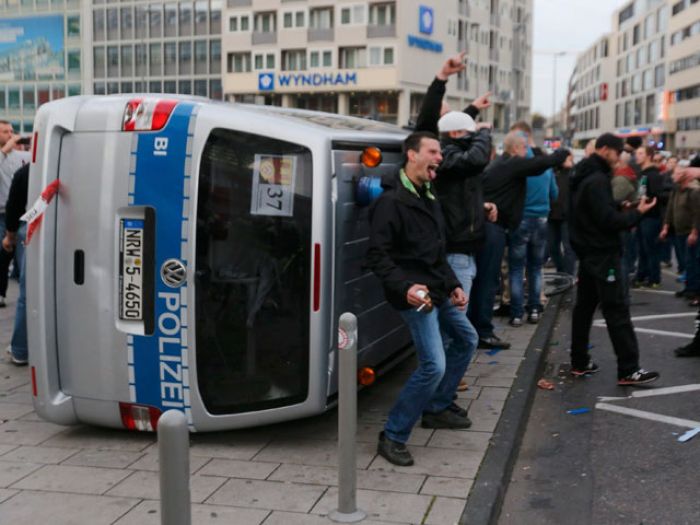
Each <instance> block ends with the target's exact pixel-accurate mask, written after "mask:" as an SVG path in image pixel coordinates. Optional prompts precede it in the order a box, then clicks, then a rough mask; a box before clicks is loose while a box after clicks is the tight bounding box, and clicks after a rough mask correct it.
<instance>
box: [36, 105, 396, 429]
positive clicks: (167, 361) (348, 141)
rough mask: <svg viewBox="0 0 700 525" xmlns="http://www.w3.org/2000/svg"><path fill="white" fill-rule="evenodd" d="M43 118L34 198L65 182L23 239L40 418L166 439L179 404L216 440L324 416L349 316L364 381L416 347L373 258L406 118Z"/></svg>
mask: <svg viewBox="0 0 700 525" xmlns="http://www.w3.org/2000/svg"><path fill="white" fill-rule="evenodd" d="M34 129H35V140H34V151H33V162H32V165H31V170H30V189H29V192H30V193H29V195H30V197H29V200H30V202H32V201H33V199H35V198H36V197H37V196H39V195H40V194H41V192H42V190H43V189H44V188H46V187H47V186H49V185H51V184H52V183H54V184H55V181H56V180H58V187H59V189H58V194H57V197H56V198H55V199H53V200H52V201H51V203H50V205H49V207H48V209H47V210H46V212H45V214H44V216H43V219H42V223H41V226H40V227H39V228H38V229H37V230H36V233H34V235H33V237H32V238H31V240H30V242H29V244H28V247H27V276H28V279H27V296H28V299H27V305H28V306H27V308H28V310H27V311H28V327H29V346H30V348H31V356H30V370H31V379H32V390H33V400H34V407H35V409H36V411H37V413H38V414H39V415H40V416H41V417H43V418H45V419H47V420H50V421H53V422H56V423H61V424H74V423H78V422H85V423H90V424H95V425H103V426H108V427H119V428H123V427H126V428H129V429H137V430H153V429H154V428H155V425H156V422H157V419H158V417H159V415H160V414H161V413H162V412H163V411H165V410H168V409H177V410H181V411H183V412H184V413H185V415H186V416H187V420H188V422H189V426H190V429H191V430H192V431H212V430H220V429H231V428H238V427H245V426H253V425H261V424H268V423H273V422H278V421H283V420H289V419H293V418H300V417H304V416H309V415H312V414H317V413H320V412H322V411H324V410H326V409H327V408H328V407H329V406H331V405H332V404H333V403H334V401H335V396H336V392H337V370H336V368H337V346H338V344H337V341H338V332H337V330H338V326H337V320H338V317H339V316H340V314H342V313H343V312H345V311H350V312H353V313H355V314H356V315H357V316H358V320H359V358H358V359H359V364H360V366H361V367H362V370H363V382H367V383H369V382H371V380H372V378H373V374H374V373H378V372H380V371H381V370H383V369H385V368H386V367H388V366H390V365H391V364H392V363H394V362H396V361H397V360H398V359H400V358H401V357H402V356H403V355H405V354H406V352H407V351H408V348H409V347H408V345H409V343H410V336H409V334H408V332H407V330H406V329H405V328H404V326H403V324H402V322H401V320H400V317H399V316H398V315H397V314H396V312H395V311H393V310H392V309H391V307H390V306H389V305H388V304H387V303H386V302H385V300H384V297H383V293H382V288H381V286H380V285H379V282H378V280H377V279H376V278H375V277H374V276H373V275H371V274H369V273H367V272H366V271H364V270H363V269H362V262H363V257H364V253H365V251H366V248H367V241H368V234H369V232H368V222H367V206H366V204H367V203H368V202H369V200H371V198H372V197H373V196H376V195H377V194H378V193H379V192H380V191H381V189H380V184H379V181H380V179H381V178H382V177H386V176H389V175H391V174H392V173H394V172H395V171H396V170H397V165H398V164H399V163H400V159H401V153H400V149H401V142H402V141H403V139H404V137H405V135H406V132H405V131H403V130H401V129H400V128H398V127H395V126H391V125H387V124H382V123H379V122H375V121H370V120H364V119H357V118H352V117H345V116H338V115H332V114H324V113H318V112H309V111H302V110H294V109H282V108H271V107H258V106H250V105H239V104H223V103H215V102H211V101H208V100H206V99H198V98H194V97H181V96H170V95H168V96H156V95H143V96H132V97H129V96H126V95H115V96H107V97H71V98H67V99H63V100H59V101H55V102H51V103H48V104H45V105H43V106H42V107H41V108H40V109H39V111H38V113H37V117H36V121H35V128H34ZM358 201H359V202H358Z"/></svg>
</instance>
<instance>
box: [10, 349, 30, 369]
mask: <svg viewBox="0 0 700 525" xmlns="http://www.w3.org/2000/svg"><path fill="white" fill-rule="evenodd" d="M5 353H6V354H7V359H9V361H10V363H12V364H13V365H17V366H24V365H26V364H27V360H26V359H17V358H16V357H15V356H14V355H12V348H11V347H9V346H8V347H7V348H5Z"/></svg>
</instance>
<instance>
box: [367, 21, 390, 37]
mask: <svg viewBox="0 0 700 525" xmlns="http://www.w3.org/2000/svg"><path fill="white" fill-rule="evenodd" d="M394 37H396V24H391V25H383V26H376V25H372V26H367V38H394Z"/></svg>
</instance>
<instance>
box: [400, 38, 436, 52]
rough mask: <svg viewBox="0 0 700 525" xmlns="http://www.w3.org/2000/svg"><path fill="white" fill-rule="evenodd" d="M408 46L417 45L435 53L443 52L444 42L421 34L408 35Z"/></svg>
mask: <svg viewBox="0 0 700 525" xmlns="http://www.w3.org/2000/svg"><path fill="white" fill-rule="evenodd" d="M408 46H409V47H417V48H419V49H424V50H426V51H431V52H433V53H442V44H441V43H440V42H435V41H433V40H430V39H428V38H422V37H419V36H413V35H408Z"/></svg>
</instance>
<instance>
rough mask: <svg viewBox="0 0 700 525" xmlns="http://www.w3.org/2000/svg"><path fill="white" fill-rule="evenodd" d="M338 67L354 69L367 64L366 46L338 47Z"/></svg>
mask: <svg viewBox="0 0 700 525" xmlns="http://www.w3.org/2000/svg"><path fill="white" fill-rule="evenodd" d="M338 62H339V64H338V67H340V68H341V69H355V68H361V67H366V66H367V48H365V47H341V48H339V49H338Z"/></svg>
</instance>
